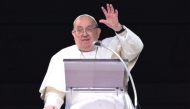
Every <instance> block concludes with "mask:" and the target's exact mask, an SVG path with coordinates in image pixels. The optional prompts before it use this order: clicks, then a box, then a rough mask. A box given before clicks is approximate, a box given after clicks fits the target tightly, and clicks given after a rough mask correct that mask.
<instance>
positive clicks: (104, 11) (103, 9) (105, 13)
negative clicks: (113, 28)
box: [101, 6, 107, 16]
mask: <svg viewBox="0 0 190 109" xmlns="http://www.w3.org/2000/svg"><path fill="white" fill-rule="evenodd" d="M101 9H102V11H103V13H104V15H105V16H106V15H107V11H106V9H105V8H104V7H103V6H102V7H101Z"/></svg>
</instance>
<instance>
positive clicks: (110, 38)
mask: <svg viewBox="0 0 190 109" xmlns="http://www.w3.org/2000/svg"><path fill="white" fill-rule="evenodd" d="M113 40H115V41H117V40H118V37H117V36H116V35H115V36H113V37H108V38H105V39H103V40H102V43H103V44H105V45H107V44H110V43H111V42H112V41H113Z"/></svg>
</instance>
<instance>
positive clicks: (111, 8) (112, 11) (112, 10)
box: [110, 4, 114, 13]
mask: <svg viewBox="0 0 190 109" xmlns="http://www.w3.org/2000/svg"><path fill="white" fill-rule="evenodd" d="M110 10H111V13H114V8H113V5H112V4H110Z"/></svg>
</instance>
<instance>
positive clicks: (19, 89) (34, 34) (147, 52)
mask: <svg viewBox="0 0 190 109" xmlns="http://www.w3.org/2000/svg"><path fill="white" fill-rule="evenodd" d="M106 3H112V4H113V5H114V7H115V8H116V9H118V10H119V20H120V22H121V23H122V24H124V25H126V26H127V27H128V28H130V29H131V30H132V31H134V32H135V33H136V34H137V35H138V36H139V37H140V38H141V39H142V41H143V43H144V49H143V51H142V53H141V55H140V57H139V60H138V62H137V64H136V66H135V67H134V69H133V70H132V72H131V73H132V75H133V79H134V81H135V84H136V88H137V94H138V100H139V103H140V105H141V108H142V109H182V108H183V109H190V81H189V78H190V64H189V63H190V53H189V52H190V47H189V45H190V2H189V0H138V1H134V0H109V1H108V0H44V1H39V0H36V1H35V0H1V1H0V50H1V52H0V53H1V55H0V61H1V64H0V69H1V72H0V77H1V79H0V90H1V91H0V104H1V105H0V108H1V109H42V108H43V101H42V100H41V99H40V93H39V88H40V85H41V82H42V80H43V78H44V76H45V73H46V70H47V67H48V64H49V61H50V58H51V57H52V56H53V55H54V54H55V53H56V52H58V51H59V50H61V49H62V48H64V47H67V46H70V45H72V44H74V41H73V37H72V35H71V30H72V23H73V20H74V19H75V18H76V17H77V16H78V15H80V14H84V13H87V14H90V15H92V16H94V17H95V18H96V20H97V21H98V20H99V19H101V18H105V17H104V15H103V13H102V11H101V8H100V7H101V6H105V5H106ZM99 26H100V27H101V28H102V33H101V39H103V38H105V37H110V36H113V35H114V32H113V31H112V30H111V29H109V28H108V27H106V26H105V25H103V24H99ZM129 94H130V96H131V99H132V100H133V92H132V88H131V86H129Z"/></svg>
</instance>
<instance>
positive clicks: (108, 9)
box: [107, 4, 111, 13]
mask: <svg viewBox="0 0 190 109" xmlns="http://www.w3.org/2000/svg"><path fill="white" fill-rule="evenodd" d="M107 11H108V13H110V12H111V10H110V6H109V4H107Z"/></svg>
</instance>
